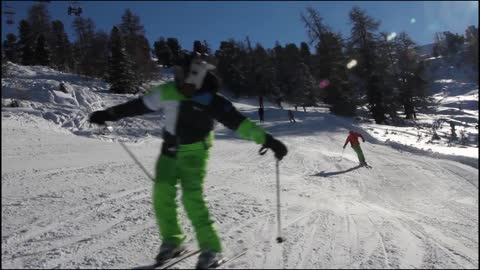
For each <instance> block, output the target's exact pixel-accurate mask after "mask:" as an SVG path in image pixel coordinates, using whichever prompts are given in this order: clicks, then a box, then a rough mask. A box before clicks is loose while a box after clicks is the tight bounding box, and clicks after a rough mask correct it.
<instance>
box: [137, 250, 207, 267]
mask: <svg viewBox="0 0 480 270" xmlns="http://www.w3.org/2000/svg"><path fill="white" fill-rule="evenodd" d="M198 253H200V250H199V249H198V250H191V251H188V250H185V251H183V252H182V253H180V255H178V256H177V257H174V258H171V259H168V260H166V261H164V262H162V263H153V264H149V265H143V266H138V267H135V268H132V270H142V269H166V268H168V267H171V266H173V265H175V264H177V263H179V262H181V261H183V260H185V259H187V258H190V257H192V256H194V255H196V254H198Z"/></svg>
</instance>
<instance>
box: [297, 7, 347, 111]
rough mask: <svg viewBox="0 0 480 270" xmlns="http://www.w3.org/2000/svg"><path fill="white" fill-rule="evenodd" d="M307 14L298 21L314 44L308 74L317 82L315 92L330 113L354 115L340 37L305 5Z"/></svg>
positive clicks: (345, 60) (316, 12)
mask: <svg viewBox="0 0 480 270" xmlns="http://www.w3.org/2000/svg"><path fill="white" fill-rule="evenodd" d="M307 13H308V16H305V15H303V16H302V20H303V22H304V24H305V27H306V28H307V33H308V34H309V37H310V42H311V43H312V44H315V49H316V54H315V55H312V56H310V58H311V59H312V62H314V64H312V65H311V69H312V74H313V76H314V77H315V78H316V80H317V81H318V82H319V85H321V87H317V88H316V89H317V91H319V94H318V95H317V96H321V97H322V99H323V101H324V102H325V103H327V104H329V105H330V111H331V112H332V113H334V114H339V115H350V116H351V115H354V114H355V109H356V102H355V98H356V97H355V93H354V92H353V89H352V87H350V84H349V82H348V75H347V70H346V63H347V57H346V56H345V53H344V47H345V46H344V43H343V40H342V37H341V35H340V34H336V33H333V32H332V31H331V30H330V27H329V26H328V25H326V24H324V23H323V22H322V21H323V19H322V18H321V16H320V14H319V12H318V11H317V10H315V9H313V8H308V9H307ZM305 45H306V44H305ZM305 45H304V47H305ZM304 50H305V49H304ZM319 88H320V89H319Z"/></svg>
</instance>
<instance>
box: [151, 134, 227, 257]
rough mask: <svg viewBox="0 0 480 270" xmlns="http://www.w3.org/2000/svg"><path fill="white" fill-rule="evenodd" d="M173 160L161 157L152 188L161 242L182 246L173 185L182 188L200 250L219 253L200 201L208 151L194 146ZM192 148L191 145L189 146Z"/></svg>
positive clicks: (208, 217)
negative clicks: (178, 185) (178, 184)
mask: <svg viewBox="0 0 480 270" xmlns="http://www.w3.org/2000/svg"><path fill="white" fill-rule="evenodd" d="M181 146H182V145H180V147H179V151H178V152H177V156H176V157H175V158H173V157H169V156H167V155H163V154H162V155H160V157H159V159H158V161H157V165H156V177H155V183H154V187H153V206H154V210H155V216H156V219H157V223H158V225H159V228H160V235H161V236H162V240H163V242H164V243H170V244H174V245H176V246H178V245H180V244H182V242H183V241H184V240H185V236H184V235H183V233H182V230H181V228H180V225H179V224H178V217H177V205H176V202H175V198H176V191H177V190H176V184H177V181H179V182H180V185H181V187H182V202H183V205H184V207H185V211H186V213H187V216H188V218H189V219H190V221H191V222H192V225H193V227H194V229H195V232H196V236H197V240H198V244H199V247H200V249H202V250H207V249H208V250H212V251H216V252H221V249H222V247H221V244H220V239H219V237H218V235H217V232H216V230H215V227H214V225H213V221H212V220H211V218H210V214H209V212H208V208H207V206H206V203H205V200H204V198H203V180H204V178H205V174H206V170H207V161H208V153H209V151H208V148H207V147H204V145H203V144H202V147H196V148H197V149H193V150H192V149H188V150H187V151H182V150H181ZM190 146H191V145H190Z"/></svg>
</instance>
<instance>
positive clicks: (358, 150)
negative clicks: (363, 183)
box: [352, 145, 365, 162]
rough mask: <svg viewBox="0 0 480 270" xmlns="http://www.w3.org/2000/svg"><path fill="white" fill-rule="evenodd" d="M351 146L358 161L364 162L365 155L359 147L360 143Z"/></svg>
mask: <svg viewBox="0 0 480 270" xmlns="http://www.w3.org/2000/svg"><path fill="white" fill-rule="evenodd" d="M352 148H353V150H354V151H355V153H357V157H358V160H359V161H360V162H365V156H363V152H362V148H360V145H357V146H352Z"/></svg>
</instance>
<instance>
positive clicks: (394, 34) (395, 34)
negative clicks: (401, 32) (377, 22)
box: [387, 32, 397, 41]
mask: <svg viewBox="0 0 480 270" xmlns="http://www.w3.org/2000/svg"><path fill="white" fill-rule="evenodd" d="M396 36H397V33H395V32H392V33H391V34H390V35H388V37H387V41H390V40H392V39H394V38H395V37H396Z"/></svg>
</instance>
